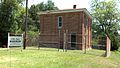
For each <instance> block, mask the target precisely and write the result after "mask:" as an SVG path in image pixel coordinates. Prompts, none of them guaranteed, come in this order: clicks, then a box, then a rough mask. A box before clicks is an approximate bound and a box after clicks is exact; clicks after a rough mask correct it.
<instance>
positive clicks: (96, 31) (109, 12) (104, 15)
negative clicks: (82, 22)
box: [91, 0, 120, 50]
mask: <svg viewBox="0 0 120 68" xmlns="http://www.w3.org/2000/svg"><path fill="white" fill-rule="evenodd" d="M91 8H92V9H91V13H92V16H93V24H92V26H93V27H92V28H93V35H95V36H96V37H97V36H100V35H102V36H108V37H109V38H110V40H111V42H112V48H113V50H117V49H118V47H119V46H120V45H119V42H118V40H119V39H117V37H118V36H119V34H118V30H119V29H120V25H119V23H120V13H119V10H118V8H117V0H110V1H103V0H102V1H101V0H92V2H91Z"/></svg>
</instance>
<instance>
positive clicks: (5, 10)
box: [0, 0, 24, 45]
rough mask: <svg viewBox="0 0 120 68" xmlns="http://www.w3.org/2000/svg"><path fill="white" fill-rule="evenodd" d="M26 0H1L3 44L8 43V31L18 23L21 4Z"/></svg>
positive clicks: (0, 14) (0, 17)
mask: <svg viewBox="0 0 120 68" xmlns="http://www.w3.org/2000/svg"><path fill="white" fill-rule="evenodd" d="M23 1H24V0H1V3H0V33H1V35H0V36H1V39H0V42H1V45H7V33H8V32H11V31H13V32H14V29H13V28H14V27H16V25H18V22H17V17H18V16H19V13H18V10H19V7H20V4H21V3H22V2H23Z"/></svg>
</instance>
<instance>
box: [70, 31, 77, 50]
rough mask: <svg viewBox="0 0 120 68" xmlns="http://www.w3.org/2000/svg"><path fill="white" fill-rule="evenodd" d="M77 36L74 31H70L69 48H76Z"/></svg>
mask: <svg viewBox="0 0 120 68" xmlns="http://www.w3.org/2000/svg"><path fill="white" fill-rule="evenodd" d="M76 42H77V37H76V33H71V48H76Z"/></svg>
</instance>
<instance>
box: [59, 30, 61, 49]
mask: <svg viewBox="0 0 120 68" xmlns="http://www.w3.org/2000/svg"><path fill="white" fill-rule="evenodd" d="M60 33H61V32H60V29H59V34H58V51H59V49H60Z"/></svg>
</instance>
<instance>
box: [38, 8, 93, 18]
mask: <svg viewBox="0 0 120 68" xmlns="http://www.w3.org/2000/svg"><path fill="white" fill-rule="evenodd" d="M81 11H83V12H85V13H86V14H87V15H88V16H89V17H90V18H91V19H92V16H91V15H90V13H89V11H88V10H87V9H86V8H80V9H65V10H50V11H42V12H38V13H37V14H38V15H42V14H57V13H68V12H81Z"/></svg>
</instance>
